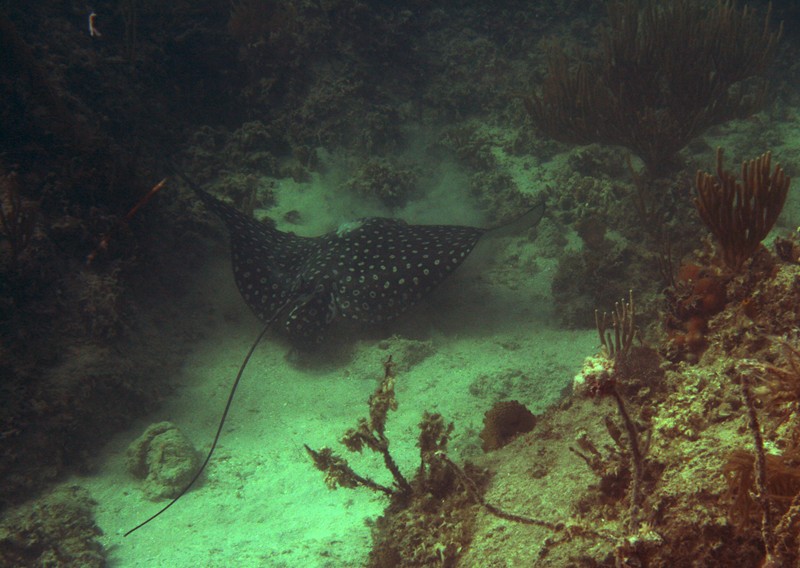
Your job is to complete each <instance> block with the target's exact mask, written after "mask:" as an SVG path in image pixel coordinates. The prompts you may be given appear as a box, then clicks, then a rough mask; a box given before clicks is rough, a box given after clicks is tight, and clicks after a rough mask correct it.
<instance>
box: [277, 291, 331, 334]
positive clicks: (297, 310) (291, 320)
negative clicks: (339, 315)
mask: <svg viewBox="0 0 800 568" xmlns="http://www.w3.org/2000/svg"><path fill="white" fill-rule="evenodd" d="M335 317H336V304H335V302H334V301H333V294H332V292H331V291H330V290H329V289H327V288H326V287H324V286H321V285H320V286H317V287H316V288H315V289H314V290H313V291H311V292H309V293H306V294H301V295H299V296H297V298H296V300H294V301H293V302H292V303H291V308H290V309H289V310H288V313H287V315H286V319H285V320H284V323H283V328H284V330H285V331H286V334H287V335H288V336H289V339H290V340H291V341H292V343H295V344H299V345H315V344H318V343H320V342H321V341H322V338H323V337H324V335H325V332H326V331H327V330H328V328H329V327H330V326H331V322H333V320H334V318H335Z"/></svg>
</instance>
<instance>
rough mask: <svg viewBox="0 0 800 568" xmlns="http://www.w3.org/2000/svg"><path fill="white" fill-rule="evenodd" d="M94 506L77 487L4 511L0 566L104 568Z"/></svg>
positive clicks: (83, 491) (0, 543) (104, 561)
mask: <svg viewBox="0 0 800 568" xmlns="http://www.w3.org/2000/svg"><path fill="white" fill-rule="evenodd" d="M94 505H95V503H94V502H93V501H92V500H91V498H90V497H89V495H88V493H87V492H86V491H85V490H84V489H81V488H80V487H62V488H61V489H58V490H57V491H54V492H52V493H50V494H48V495H45V496H43V497H41V498H39V499H37V500H35V501H32V502H31V503H27V504H25V505H23V506H20V507H17V508H15V509H12V510H10V511H8V512H7V513H6V514H5V515H4V517H3V520H2V521H1V522H0V564H2V565H3V566H16V567H18V568H25V567H31V568H33V567H36V566H81V567H86V568H102V567H104V566H106V551H105V550H104V549H103V546H102V545H101V544H100V543H99V542H98V540H97V537H98V536H99V535H100V534H101V532H100V529H99V528H97V525H95V523H94V518H93V509H94Z"/></svg>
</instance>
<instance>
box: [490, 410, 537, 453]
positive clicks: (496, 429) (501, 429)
mask: <svg viewBox="0 0 800 568" xmlns="http://www.w3.org/2000/svg"><path fill="white" fill-rule="evenodd" d="M535 425H536V417H535V416H534V415H533V413H531V411H530V410H528V409H527V408H526V407H525V405H524V404H520V403H519V402H517V401H516V400H508V401H502V402H497V403H495V405H494V406H493V407H492V408H490V409H489V410H488V411H486V414H484V415H483V431H482V432H481V435H480V437H481V440H483V446H482V447H483V451H484V452H488V451H491V450H496V449H498V448H502V447H503V446H505V445H506V444H508V443H509V442H511V440H513V439H514V438H516V437H517V434H523V433H525V432H530V431H531V430H533V427H534V426H535Z"/></svg>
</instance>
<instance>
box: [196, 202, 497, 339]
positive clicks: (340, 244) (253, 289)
mask: <svg viewBox="0 0 800 568" xmlns="http://www.w3.org/2000/svg"><path fill="white" fill-rule="evenodd" d="M195 191H197V193H198V195H199V196H200V197H201V198H202V200H203V202H204V203H205V204H206V205H207V206H208V207H209V208H210V209H211V210H212V211H213V212H214V213H216V214H217V215H218V216H219V217H220V218H221V219H222V220H223V221H224V223H225V225H226V227H227V229H228V231H229V233H230V236H231V248H232V262H233V272H234V276H235V279H236V285H237V286H238V288H239V291H240V292H241V294H242V297H243V298H244V299H245V301H246V302H247V305H248V306H250V309H252V310H253V312H254V313H255V314H256V315H257V316H258V317H259V319H261V320H262V321H268V320H269V319H271V318H272V317H273V316H274V315H275V312H276V311H277V310H280V309H281V308H282V307H283V306H286V309H285V315H284V316H282V318H281V325H282V327H283V328H284V330H285V331H286V333H287V335H288V336H289V337H290V338H291V339H292V340H293V341H295V342H298V343H305V344H308V343H315V342H318V341H319V340H320V339H321V338H322V337H323V335H324V333H325V331H326V330H327V328H328V327H329V326H330V324H331V322H332V321H333V320H334V319H335V318H345V319H350V320H356V321H360V322H364V323H381V322H386V321H390V320H392V319H394V318H395V317H397V316H398V315H399V314H401V313H402V312H404V311H405V310H407V309H408V308H410V307H411V306H413V305H414V304H416V303H417V302H418V301H419V300H420V299H422V298H423V297H424V296H425V295H426V294H428V293H429V292H430V291H431V290H433V289H434V288H435V287H436V286H437V285H438V284H439V283H441V282H442V280H444V279H445V278H446V277H447V275H448V274H450V273H451V272H452V271H453V270H454V269H455V268H456V267H458V265H459V264H461V262H462V261H463V260H464V259H465V258H466V257H467V255H468V254H469V253H470V251H471V250H472V249H473V247H474V246H475V244H476V243H477V242H478V239H480V237H481V236H482V235H483V234H484V233H485V232H486V229H481V228H476V227H464V226H457V225H409V224H407V223H404V222H403V221H399V220H396V219H386V218H382V217H372V218H368V219H360V220H358V221H355V222H353V223H348V224H345V225H342V226H341V227H339V229H338V230H336V231H334V232H331V233H328V234H325V235H322V236H320V237H299V236H297V235H295V234H293V233H285V232H282V231H279V230H277V229H275V228H274V227H271V226H269V225H267V224H265V223H261V222H259V221H256V220H255V219H253V218H251V217H248V216H246V215H244V214H242V213H241V212H239V211H238V210H236V209H235V208H233V207H232V206H230V205H228V204H226V203H224V202H222V201H220V200H218V199H216V198H214V197H212V196H211V195H209V194H208V193H206V192H204V191H202V190H195Z"/></svg>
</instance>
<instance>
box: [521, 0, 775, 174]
mask: <svg viewBox="0 0 800 568" xmlns="http://www.w3.org/2000/svg"><path fill="white" fill-rule="evenodd" d="M608 18H609V28H608V29H607V30H606V31H605V32H604V33H603V35H602V39H601V41H600V46H599V49H598V50H597V51H598V53H599V54H600V55H599V57H596V58H594V59H592V58H590V57H589V56H587V55H585V54H584V56H583V58H582V59H581V60H580V61H579V62H578V64H574V63H573V62H572V61H570V59H569V58H568V57H567V55H566V54H565V52H564V50H563V49H558V48H556V49H554V50H553V51H552V53H551V55H550V60H549V64H548V74H547V77H546V78H545V81H544V84H543V85H542V91H541V93H540V94H537V95H534V96H532V97H531V98H529V99H527V101H526V106H527V108H528V112H529V113H530V115H531V116H532V118H533V120H534V123H535V124H536V125H537V126H538V127H539V128H541V129H542V131H544V132H545V133H546V134H548V135H549V136H553V137H554V138H557V139H559V140H563V141H566V142H573V143H579V144H586V143H589V142H603V143H607V144H618V145H621V146H625V147H627V148H629V149H630V150H632V151H633V152H634V153H635V154H637V155H638V156H639V157H640V158H641V159H642V160H643V161H644V163H645V165H646V166H647V169H648V170H649V171H650V172H651V173H655V174H658V173H663V172H664V171H667V170H669V169H671V167H672V166H673V164H674V163H675V155H676V153H677V152H678V151H680V150H681V149H682V148H683V147H685V146H686V145H687V144H688V143H689V142H690V141H691V140H692V139H693V138H694V137H696V136H698V135H699V134H701V133H702V132H703V131H705V130H706V129H708V128H709V127H710V126H712V125H714V124H719V123H722V122H725V121H727V120H731V119H733V118H737V117H744V116H747V115H749V114H750V113H752V112H753V111H754V110H755V109H757V108H758V106H759V105H760V104H761V103H762V101H763V96H762V95H757V96H753V95H752V92H751V91H749V90H748V88H747V86H746V83H747V80H748V79H753V78H756V77H760V76H763V74H764V73H765V70H766V68H767V66H768V65H769V64H770V62H771V61H772V59H773V58H774V55H775V51H776V46H777V43H778V40H779V38H780V36H781V33H782V31H781V30H778V31H776V32H771V31H770V30H769V26H768V23H769V14H767V15H766V17H765V18H764V20H763V21H762V20H761V19H760V18H758V16H756V15H755V14H754V13H753V12H752V11H751V10H748V9H747V8H741V9H739V8H737V7H736V6H735V5H733V4H732V3H730V2H717V3H716V5H715V6H712V7H711V8H710V9H708V10H706V8H705V7H703V6H701V5H699V4H697V3H695V2H692V1H690V0H678V1H675V2H671V3H670V4H669V5H667V6H666V7H664V6H662V4H661V3H659V2H655V1H650V2H646V3H645V4H644V6H643V7H641V8H640V6H639V3H637V2H630V1H626V2H612V3H610V4H609V9H608ZM765 88H766V87H765V86H764V85H763V84H762V86H761V87H760V89H761V91H762V93H763V91H764V89H765Z"/></svg>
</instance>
